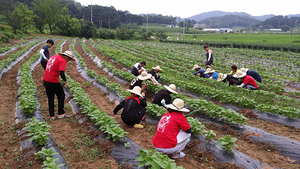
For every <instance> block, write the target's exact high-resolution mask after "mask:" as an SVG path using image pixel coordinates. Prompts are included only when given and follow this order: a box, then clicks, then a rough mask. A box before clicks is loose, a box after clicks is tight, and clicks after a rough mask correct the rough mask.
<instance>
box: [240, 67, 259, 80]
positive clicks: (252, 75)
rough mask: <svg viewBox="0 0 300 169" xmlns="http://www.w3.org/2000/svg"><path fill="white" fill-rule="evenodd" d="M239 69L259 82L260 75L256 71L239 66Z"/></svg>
mask: <svg viewBox="0 0 300 169" xmlns="http://www.w3.org/2000/svg"><path fill="white" fill-rule="evenodd" d="M241 71H242V72H245V73H246V74H247V75H248V76H251V77H253V79H254V80H256V81H258V82H259V83H260V82H261V77H260V75H259V74H258V73H257V72H256V71H254V70H249V69H246V68H241Z"/></svg>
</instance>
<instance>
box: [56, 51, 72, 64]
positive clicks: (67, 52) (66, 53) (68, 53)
mask: <svg viewBox="0 0 300 169" xmlns="http://www.w3.org/2000/svg"><path fill="white" fill-rule="evenodd" d="M58 55H65V56H68V57H69V58H71V61H73V62H75V59H74V56H73V53H72V52H71V51H69V50H66V51H65V52H64V53H58Z"/></svg>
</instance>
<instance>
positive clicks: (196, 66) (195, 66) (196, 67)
mask: <svg viewBox="0 0 300 169" xmlns="http://www.w3.org/2000/svg"><path fill="white" fill-rule="evenodd" d="M200 68H201V66H198V65H194V68H193V69H192V70H195V69H200Z"/></svg>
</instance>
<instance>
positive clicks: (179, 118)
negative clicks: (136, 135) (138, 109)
mask: <svg viewBox="0 0 300 169" xmlns="http://www.w3.org/2000/svg"><path fill="white" fill-rule="evenodd" d="M165 107H166V108H167V111H168V112H167V113H166V114H164V115H163V116H162V117H161V119H160V121H159V122H158V125H157V128H156V133H155V136H154V137H153V139H152V143H153V145H154V146H155V148H156V150H157V151H159V152H162V153H165V154H167V155H169V156H170V157H171V158H182V157H184V156H185V154H184V153H183V152H182V151H183V149H184V147H185V146H186V144H187V143H188V142H189V141H190V137H191V131H192V128H191V126H190V124H189V123H188V122H187V120H186V118H185V117H184V115H183V114H182V113H185V112H189V110H188V109H186V108H184V101H183V100H181V99H175V100H174V101H173V103H172V104H167V105H166V106H165Z"/></svg>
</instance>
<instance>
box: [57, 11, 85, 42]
mask: <svg viewBox="0 0 300 169" xmlns="http://www.w3.org/2000/svg"><path fill="white" fill-rule="evenodd" d="M57 22H58V23H60V24H57V25H56V29H57V31H58V33H59V34H61V35H65V36H75V37H77V36H78V37H79V36H81V30H82V24H81V22H80V21H79V20H78V19H77V18H71V16H70V15H69V11H68V8H67V7H64V8H63V9H62V13H61V15H60V16H59V17H58V20H57Z"/></svg>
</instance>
